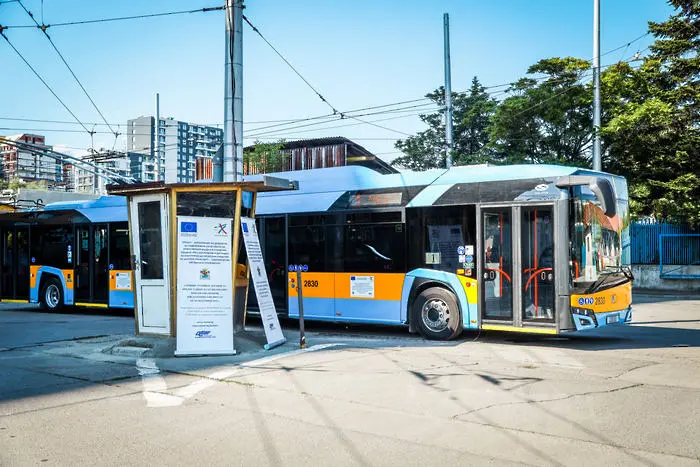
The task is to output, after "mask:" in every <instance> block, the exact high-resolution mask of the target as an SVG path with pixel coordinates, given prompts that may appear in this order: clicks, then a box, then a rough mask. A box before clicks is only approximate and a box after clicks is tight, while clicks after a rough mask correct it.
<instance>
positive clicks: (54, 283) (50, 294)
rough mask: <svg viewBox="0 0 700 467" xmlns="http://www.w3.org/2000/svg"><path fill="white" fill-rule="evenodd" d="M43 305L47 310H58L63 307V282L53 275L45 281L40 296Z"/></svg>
mask: <svg viewBox="0 0 700 467" xmlns="http://www.w3.org/2000/svg"><path fill="white" fill-rule="evenodd" d="M39 301H40V302H41V307H42V308H43V309H45V310H52V311H57V310H60V309H61V308H63V286H62V285H61V282H60V281H59V280H58V279H56V278H54V277H52V278H50V279H48V280H47V281H46V282H44V286H43V287H42V288H41V295H40V297H39Z"/></svg>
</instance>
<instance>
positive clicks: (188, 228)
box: [180, 222, 197, 233]
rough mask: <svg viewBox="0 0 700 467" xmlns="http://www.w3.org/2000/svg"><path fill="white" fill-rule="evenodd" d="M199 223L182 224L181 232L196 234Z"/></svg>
mask: <svg viewBox="0 0 700 467" xmlns="http://www.w3.org/2000/svg"><path fill="white" fill-rule="evenodd" d="M196 231H197V223H196V222H180V232H188V233H189V232H196Z"/></svg>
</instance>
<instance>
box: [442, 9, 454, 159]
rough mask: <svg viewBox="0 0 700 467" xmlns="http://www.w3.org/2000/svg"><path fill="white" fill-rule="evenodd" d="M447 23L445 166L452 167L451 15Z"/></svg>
mask: <svg viewBox="0 0 700 467" xmlns="http://www.w3.org/2000/svg"><path fill="white" fill-rule="evenodd" d="M443 20H444V25H445V143H446V144H445V146H446V148H445V166H446V167H447V168H448V169H449V168H450V167H452V150H453V149H454V141H453V139H452V73H451V72H450V15H448V14H447V13H445V14H444V15H443Z"/></svg>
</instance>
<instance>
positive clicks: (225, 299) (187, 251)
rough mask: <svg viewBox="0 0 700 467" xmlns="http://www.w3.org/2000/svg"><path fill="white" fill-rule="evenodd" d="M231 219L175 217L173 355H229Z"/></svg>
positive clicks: (231, 315)
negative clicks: (174, 336) (174, 337)
mask: <svg viewBox="0 0 700 467" xmlns="http://www.w3.org/2000/svg"><path fill="white" fill-rule="evenodd" d="M231 226H232V221H231V219H223V218H217V217H186V216H181V217H178V219H177V233H178V236H177V258H178V260H177V343H176V350H175V355H212V354H224V355H226V354H229V355H230V354H234V353H236V351H235V350H234V348H233V298H232V297H233V274H232V264H231V238H232V232H231Z"/></svg>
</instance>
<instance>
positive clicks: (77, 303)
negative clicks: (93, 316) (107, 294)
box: [75, 302, 109, 308]
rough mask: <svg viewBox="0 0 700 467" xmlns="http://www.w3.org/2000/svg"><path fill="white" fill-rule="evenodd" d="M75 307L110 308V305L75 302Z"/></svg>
mask: <svg viewBox="0 0 700 467" xmlns="http://www.w3.org/2000/svg"><path fill="white" fill-rule="evenodd" d="M75 306H86V307H90V308H109V305H107V304H106V303H84V302H75Z"/></svg>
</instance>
